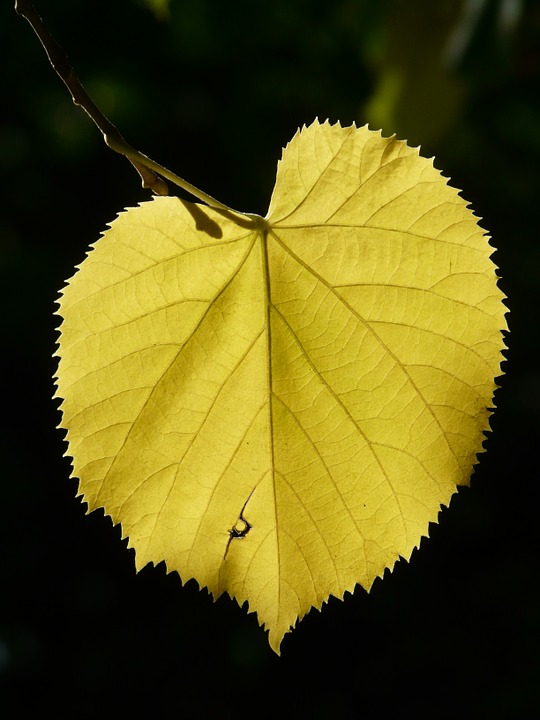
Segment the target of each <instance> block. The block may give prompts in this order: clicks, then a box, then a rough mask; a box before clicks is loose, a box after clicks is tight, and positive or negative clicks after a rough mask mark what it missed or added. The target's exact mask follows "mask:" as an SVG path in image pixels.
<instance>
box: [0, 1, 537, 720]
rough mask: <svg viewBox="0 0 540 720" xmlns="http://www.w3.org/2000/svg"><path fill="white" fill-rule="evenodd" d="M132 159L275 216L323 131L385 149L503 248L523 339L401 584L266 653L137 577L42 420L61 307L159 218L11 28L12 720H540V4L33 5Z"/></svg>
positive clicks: (7, 548) (3, 119)
mask: <svg viewBox="0 0 540 720" xmlns="http://www.w3.org/2000/svg"><path fill="white" fill-rule="evenodd" d="M38 9H39V10H40V12H41V14H42V15H43V16H44V18H45V19H46V21H47V24H48V27H49V29H50V30H51V32H52V33H53V34H54V35H55V37H56V38H57V40H58V41H59V42H60V43H61V44H62V45H63V46H64V48H65V49H66V51H67V53H68V55H69V57H70V59H71V61H72V63H73V65H74V66H75V68H76V69H77V72H78V74H79V76H80V78H81V80H82V81H83V83H84V84H85V86H86V87H87V89H88V91H89V92H90V94H91V95H92V96H93V97H94V99H95V100H96V101H97V103H98V104H99V105H100V106H101V107H102V109H103V110H104V111H105V113H106V114H107V115H108V116H109V117H110V119H111V120H112V121H113V122H115V123H116V124H117V125H118V127H119V128H120V130H121V131H122V132H123V134H124V135H125V136H126V138H127V139H128V140H129V141H130V142H131V143H132V144H133V145H134V146H135V147H137V148H139V149H140V150H142V151H143V152H145V153H146V154H147V155H149V156H151V157H153V158H154V159H156V160H157V161H159V162H162V163H163V164H165V165H167V166H168V167H170V168H171V169H173V170H174V171H175V172H177V173H178V174H180V175H181V176H182V177H184V178H186V179H187V180H189V181H190V182H192V183H194V184H195V185H197V186H199V187H201V188H202V189H204V190H205V191H206V192H208V193H210V194H212V195H214V196H215V197H217V198H219V199H220V200H221V201H222V202H224V203H226V204H228V205H230V206H232V207H235V208H238V209H239V210H245V211H249V212H257V213H260V214H265V213H266V209H267V206H268V202H269V197H270V193H271V190H272V187H273V183H274V178H275V167H276V162H277V159H278V158H279V156H280V154H281V148H282V147H283V145H285V144H286V143H287V142H288V140H289V139H290V138H291V137H292V135H293V134H294V132H295V131H296V129H297V127H298V126H299V125H302V124H304V123H307V124H309V123H310V122H311V121H312V120H313V119H314V117H316V116H318V117H319V118H320V119H321V120H324V119H326V118H327V117H328V118H330V120H331V121H332V122H334V121H336V120H338V119H339V120H340V121H341V122H342V124H343V125H348V124H350V123H351V122H353V121H355V122H356V123H357V124H364V123H366V122H369V124H370V126H371V127H372V128H375V129H378V128H382V129H383V131H384V133H385V134H391V133H394V132H395V133H397V135H398V136H399V137H402V138H407V139H408V140H409V141H410V142H411V143H412V144H416V145H418V144H419V145H421V146H422V153H423V154H424V155H427V156H431V155H435V157H436V166H437V167H439V168H441V169H442V170H443V172H444V174H445V175H448V176H450V177H451V179H452V184H453V185H455V186H456V187H459V188H462V189H463V195H464V197H466V198H467V200H469V201H470V202H471V203H472V204H473V207H474V210H475V212H476V214H477V215H479V216H480V217H482V218H483V221H482V224H483V226H484V227H485V228H486V229H488V230H489V232H490V234H491V235H492V237H493V244H494V245H495V247H497V248H498V251H497V253H496V255H495V256H494V259H495V260H496V262H497V264H498V266H499V267H500V272H501V276H502V279H501V282H500V285H501V287H502V289H503V290H504V292H505V293H506V294H507V295H508V297H509V300H508V306H509V308H510V311H511V313H510V316H509V323H510V327H511V333H510V335H509V338H508V343H509V351H508V354H507V356H508V361H507V362H506V363H505V366H504V367H505V371H506V373H507V375H505V377H504V378H503V379H502V380H501V385H502V389H501V390H499V391H498V393H497V398H496V402H497V405H498V410H497V412H496V414H495V415H494V417H493V422H492V427H493V433H492V434H491V435H490V436H489V439H488V441H487V443H486V447H487V450H488V452H487V453H486V454H485V455H483V456H482V457H481V462H480V464H479V465H478V467H477V469H476V470H475V473H474V477H473V481H472V487H471V488H470V489H465V490H463V491H460V492H459V493H458V495H457V496H456V497H455V498H454V500H453V501H452V505H451V509H450V510H446V511H444V512H443V513H442V514H441V517H440V524H439V525H437V526H433V527H432V529H431V533H430V534H431V539H430V540H429V541H426V540H423V541H422V547H421V550H420V552H415V553H414V554H413V557H412V561H411V563H409V564H407V563H405V562H403V561H402V562H400V563H398V565H397V566H396V568H395V570H394V572H393V573H391V574H390V573H387V574H386V576H385V578H384V580H383V581H380V580H378V581H376V583H375V585H374V587H373V590H372V592H371V593H370V594H369V595H368V594H367V593H365V592H364V591H363V590H361V589H357V590H356V592H355V593H354V595H353V596H347V597H346V599H345V602H344V603H341V602H338V601H337V600H334V599H333V600H331V601H330V603H329V605H328V606H327V607H325V609H324V610H323V612H322V613H318V612H315V611H314V612H312V613H310V614H309V616H308V617H307V618H306V619H305V620H304V621H302V622H301V623H300V625H299V627H298V629H297V630H296V631H295V632H294V633H293V634H292V635H288V636H286V639H285V640H284V643H283V646H282V651H283V654H282V657H281V658H279V659H278V658H277V657H275V656H274V655H273V653H272V652H271V651H270V649H269V647H268V645H267V641H266V637H265V635H264V633H263V632H262V630H260V629H258V626H257V623H256V620H255V617H254V616H253V615H249V616H247V615H246V614H245V612H244V611H241V610H240V609H239V608H238V607H237V605H236V604H235V603H233V602H232V601H230V600H228V599H226V598H222V599H220V600H219V601H218V602H217V603H216V604H215V605H214V604H213V603H212V601H211V599H210V598H209V597H208V595H207V594H206V592H205V591H203V592H200V591H199V590H198V589H197V588H196V586H195V584H194V583H193V582H190V583H188V584H187V586H184V587H183V586H182V584H181V582H180V580H179V578H178V576H177V575H170V576H167V575H166V573H165V571H164V568H163V566H158V567H157V568H150V567H148V568H146V569H144V570H143V571H142V572H141V573H140V574H138V575H136V574H135V571H134V563H133V557H132V555H131V553H130V552H129V551H127V550H126V549H125V546H124V543H122V542H121V541H120V539H119V538H120V533H119V530H118V528H113V527H112V525H111V523H110V521H109V520H108V519H106V518H104V516H103V515H102V514H101V513H93V514H92V515H89V516H87V515H85V509H84V506H83V504H82V503H81V502H80V500H77V499H75V491H76V482H75V480H72V479H69V474H70V465H69V460H68V459H67V458H64V457H63V453H64V452H65V449H66V448H65V444H64V443H63V440H62V434H61V433H60V432H59V431H57V430H56V429H55V426H56V425H57V424H58V422H59V414H58V411H57V403H56V402H55V401H53V400H52V399H51V397H52V394H53V382H52V379H51V378H52V375H53V373H54V370H55V366H56V363H55V360H54V359H53V358H52V354H53V352H54V349H55V339H56V330H55V328H56V326H57V324H58V320H57V318H54V316H53V311H54V308H55V300H56V298H57V296H58V290H59V289H60V287H61V286H62V285H63V284H64V281H65V280H66V279H67V278H68V277H70V276H71V275H72V274H73V268H74V266H75V265H76V264H78V263H80V262H81V261H82V259H83V258H84V256H85V253H86V252H87V250H88V246H89V244H90V243H92V242H94V241H95V240H96V239H97V238H98V236H99V234H100V232H101V231H102V230H103V229H104V228H105V226H106V224H107V223H108V222H109V221H111V220H112V219H113V218H114V217H115V215H116V213H117V212H118V211H120V210H121V209H122V208H124V207H126V206H133V205H135V204H136V203H138V202H139V201H141V200H144V199H145V198H147V197H148V193H147V192H146V191H144V190H143V189H142V188H141V187H140V184H139V180H138V177H137V175H136V173H135V172H134V171H133V170H132V169H131V166H130V165H129V164H128V163H127V162H126V161H125V160H124V159H123V158H121V157H119V156H117V155H115V154H114V153H112V152H111V151H110V150H108V149H107V148H106V147H105V145H104V144H103V141H102V139H101V136H100V134H99V132H98V131H97V130H96V129H95V128H94V127H93V125H92V124H91V123H90V121H89V120H88V119H87V117H86V116H85V115H84V113H83V112H82V111H80V110H79V109H77V108H75V107H74V106H73V105H72V104H71V101H70V98H69V96H68V94H67V92H66V90H65V88H64V87H63V86H62V84H61V82H60V81H59V80H58V79H57V78H56V77H55V75H54V73H53V71H52V70H51V68H50V67H49V65H48V63H47V61H46V58H45V55H44V54H43V50H42V49H41V47H40V45H39V43H38V41H37V38H36V37H35V36H34V35H33V33H32V31H31V29H30V27H29V26H28V25H27V24H26V23H25V21H24V20H23V19H22V18H20V17H18V16H17V15H16V14H15V12H14V10H13V2H10V1H9V0H5V1H4V2H3V3H2V5H1V7H0V55H1V68H2V70H1V78H2V89H1V98H2V99H1V101H0V107H1V108H2V111H1V114H0V173H1V178H2V192H1V195H0V270H1V284H0V289H1V292H2V310H3V313H2V318H3V320H2V324H3V327H2V335H1V338H2V346H3V348H2V363H3V368H2V380H3V387H4V402H3V411H4V412H3V415H4V421H3V432H2V438H1V439H2V462H1V470H2V474H1V478H0V484H1V491H0V492H1V494H0V546H1V547H0V588H1V593H0V717H1V718H6V720H7V719H8V718H12V717H13V718H18V717H22V716H24V715H25V714H26V713H30V714H31V716H33V717H37V716H38V714H39V715H41V714H42V713H45V712H49V711H50V712H52V714H53V716H56V717H62V716H65V717H73V718H93V717H95V716H96V714H97V713H101V712H105V711H107V712H110V713H115V714H117V715H118V716H119V717H129V716H134V717H144V716H147V717H156V718H162V717H166V718H172V717H179V716H181V715H192V716H193V717H203V718H204V717H219V718H233V717H234V718H237V717H252V716H259V717H274V716H277V715H281V716H283V717H294V716H296V715H298V714H300V715H301V716H302V717H309V718H326V717H332V718H357V717H373V716H375V714H376V713H377V715H378V714H379V713H381V712H382V713H383V715H386V716H392V717H396V716H400V717H405V718H408V717H412V718H418V717H425V716H427V715H429V716H430V717H436V718H458V717H459V718H469V717H470V718H473V717H474V718H476V717H489V718H491V719H493V718H519V717H532V716H534V711H535V710H536V711H537V712H538V711H539V710H540V642H539V641H540V582H539V579H538V552H539V550H540V547H539V546H540V543H539V540H538V528H539V523H538V517H537V516H538V502H539V499H540V497H539V480H540V476H539V475H540V474H539V472H538V464H539V455H538V447H537V446H538V432H539V415H540V413H539V407H540V369H539V334H538V313H537V308H538V300H539V296H540V283H539V273H540V244H539V232H538V221H537V214H538V207H539V200H538V193H539V189H540V3H539V2H536V1H534V0H463V1H459V0H456V1H453V0H440V1H438V2H436V1H433V0H408V1H405V0H333V1H326V2H325V1H323V0H270V2H268V3H261V2H255V0H229V1H228V2H224V0H170V2H167V1H166V0H146V1H144V0H115V2H104V1H103V0H40V2H38Z"/></svg>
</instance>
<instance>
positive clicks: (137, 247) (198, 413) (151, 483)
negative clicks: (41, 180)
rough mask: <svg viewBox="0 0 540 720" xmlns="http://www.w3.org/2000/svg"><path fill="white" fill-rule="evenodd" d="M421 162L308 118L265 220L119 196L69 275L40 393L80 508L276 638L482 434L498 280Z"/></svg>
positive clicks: (464, 216)
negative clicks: (242, 609) (61, 432)
mask: <svg viewBox="0 0 540 720" xmlns="http://www.w3.org/2000/svg"><path fill="white" fill-rule="evenodd" d="M490 253H491V248H490V247H489V245H488V242H487V239H486V237H485V235H484V232H483V231H482V230H481V229H480V228H479V227H478V225H477V222H476V218H475V217H474V215H473V214H472V212H471V211H470V210H469V209H468V207H467V204H466V202H465V201H464V200H463V199H461V198H460V197H459V195H458V192H457V191H456V190H454V189H453V188H451V187H450V186H449V185H448V184H447V181H446V180H445V179H444V178H443V177H442V176H441V174H440V173H439V171H437V170H435V169H434V167H433V164H432V161H430V160H426V159H424V158H422V157H420V156H419V154H418V151H417V150H416V149H412V148H410V147H408V146H407V145H406V143H404V142H401V141H398V140H396V139H395V138H382V137H381V135H380V133H376V132H371V131H369V130H368V129H367V128H359V129H357V128H356V127H354V126H353V127H348V128H342V127H341V126H339V125H334V126H331V125H329V124H328V123H325V124H323V125H321V124H319V123H318V122H315V123H313V124H312V125H311V126H310V127H308V128H304V129H303V131H302V132H301V133H298V134H297V135H296V136H295V137H294V138H293V140H292V141H291V143H290V144H289V145H288V146H287V148H286V149H285V151H284V153H283V158H282V160H281V161H280V163H279V165H278V173H277V181H276V186H275V190H274V193H273V196H272V200H271V203H270V209H269V212H268V215H267V217H266V218H265V219H262V218H258V217H257V216H249V215H246V216H241V215H238V216H234V214H227V213H223V212H218V211H217V210H213V209H210V208H208V207H206V206H202V205H197V204H192V203H188V202H184V201H182V200H179V199H177V198H171V197H167V198H157V199H154V200H152V201H150V202H147V203H143V204H142V205H140V206H139V207H137V208H131V209H129V210H127V211H126V212H124V213H122V214H120V216H119V217H118V218H117V219H116V220H115V221H114V222H113V223H112V225H111V227H110V229H109V230H107V232H105V234H104V236H103V237H102V238H101V239H100V240H98V242H97V243H96V244H95V246H94V248H93V249H92V250H91V252H90V253H89V255H88V257H87V258H86V259H85V261H84V262H83V263H82V265H81V266H80V269H79V270H78V272H77V273H76V275H75V276H74V277H73V278H72V280H71V281H70V282H69V284H68V285H67V287H66V288H65V289H64V291H63V296H62V299H61V302H60V311H59V313H60V315H61V316H62V318H63V322H62V326H61V338H60V348H59V353H58V354H59V356H60V363H59V369H58V377H57V384H58V395H59V396H60V397H61V398H63V403H62V413H63V419H62V427H64V428H65V429H66V430H67V438H68V442H69V454H70V455H71V456H73V467H74V474H75V475H76V476H77V477H78V478H80V493H81V494H82V495H83V496H84V500H85V501H86V502H87V503H88V506H89V509H90V510H93V509H95V508H99V507H103V508H105V512H106V513H107V514H109V515H110V516H111V517H112V519H113V521H114V522H115V523H121V525H122V531H123V534H124V536H127V537H128V538H129V545H130V547H133V548H135V550H136V563H137V567H139V568H140V567H142V566H144V565H145V564H147V563H149V562H153V563H159V562H160V561H163V560H164V561H165V562H166V564H167V568H168V570H170V571H172V570H176V571H178V572H179V574H180V576H181V577H182V579H183V580H184V581H187V580H188V579H189V578H195V579H196V580H197V582H198V583H199V585H200V586H206V587H208V588H209V589H210V591H211V592H212V593H213V595H214V596H215V597H218V596H219V595H220V594H222V593H223V592H228V593H229V594H230V595H231V596H233V597H235V598H236V599H237V600H238V602H239V603H243V602H244V601H246V600H247V601H248V603H249V607H250V609H251V610H253V611H256V612H257V615H258V618H259V620H260V622H261V623H264V624H265V626H266V628H267V629H268V630H269V640H270V644H271V646H272V648H273V649H274V650H275V651H276V652H278V651H279V646H280V643H281V640H282V638H283V635H284V634H285V633H286V632H288V630H289V629H290V628H291V627H292V626H294V624H295V623H296V621H297V618H301V617H302V616H303V615H305V614H306V613H307V612H308V610H309V609H310V608H311V607H317V608H320V607H321V605H322V603H323V602H324V601H325V600H327V599H328V597H329V596H330V595H335V596H337V597H343V593H344V592H345V591H346V590H351V591H352V590H353V588H354V586H355V585H356V584H357V583H360V584H361V585H363V586H364V587H365V588H367V589H369V588H370V586H371V585H372V583H373V581H374V579H375V578H376V577H378V576H380V575H382V574H383V572H384V570H385V568H387V567H388V568H392V567H393V565H394V563H395V562H396V560H397V559H398V557H399V556H402V557H404V558H407V559H408V558H409V557H410V555H411V552H412V550H413V549H414V548H415V547H417V546H418V545H419V542H420V539H421V537H422V536H425V535H427V533H428V524H429V523H430V522H436V521H437V516H438V513H439V510H440V507H441V505H447V504H448V503H449V501H450V498H451V496H452V494H453V493H454V492H455V490H456V486H458V485H463V484H467V483H468V482H469V477H470V474H471V471H472V466H473V464H474V462H475V460H476V454H477V453H478V452H480V451H481V450H482V441H483V432H484V431H485V430H486V429H487V428H488V416H489V408H490V406H491V405H492V396H493V391H494V388H495V382H494V378H495V377H496V376H497V375H499V374H500V362H501V359H502V356H501V350H502V348H503V341H502V335H501V331H502V330H503V329H505V327H506V326H505V320H504V313H505V308H504V305H503V303H502V297H503V296H502V294H501V292H500V290H499V289H498V287H497V284H496V275H495V267H494V265H493V263H492V262H491V260H490V257H489V256H490Z"/></svg>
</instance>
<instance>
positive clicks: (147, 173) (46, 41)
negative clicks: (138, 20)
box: [15, 0, 245, 217]
mask: <svg viewBox="0 0 540 720" xmlns="http://www.w3.org/2000/svg"><path fill="white" fill-rule="evenodd" d="M15 11H16V12H17V13H18V14H19V15H21V16H22V17H23V18H25V20H27V21H28V23H29V24H30V26H31V27H32V29H33V30H34V32H35V33H36V35H37V36H38V38H39V40H40V42H41V44H42V45H43V48H44V50H45V52H46V54H47V57H48V59H49V62H50V64H51V65H52V67H53V69H54V71H55V72H56V74H57V75H58V76H59V77H60V79H61V80H62V81H63V83H64V85H65V86H66V87H67V89H68V90H69V92H70V95H71V99H72V100H73V103H74V104H75V105H78V106H79V107H81V108H82V109H83V110H84V111H85V112H86V113H87V115H89V116H90V118H91V119H92V120H93V122H94V123H95V125H96V126H97V127H98V129H99V130H100V131H101V133H102V135H103V139H104V141H105V144H106V145H107V146H108V147H109V148H110V149H111V150H113V151H114V152H116V153H119V154H120V155H123V156H124V157H125V158H127V159H128V160H129V161H130V162H131V164H132V165H133V167H134V168H135V169H136V170H137V172H138V173H139V175H140V177H141V180H142V185H143V187H144V188H147V189H149V190H152V192H154V193H155V194H156V195H168V194H169V190H168V187H167V183H166V182H165V181H164V180H163V178H166V179H167V180H169V181H170V182H172V183H174V184H175V185H177V186H178V187H180V188H182V189H183V190H185V191H186V192H188V193H190V195H193V196H194V197H196V198H197V199H199V200H201V201H202V202H204V203H206V205H209V206H210V207H212V208H215V209H216V210H222V211H225V212H227V213H233V214H234V215H235V216H238V215H242V216H243V217H245V216H244V215H243V213H239V212H238V211H236V210H233V209H232V208H230V207H228V206H227V205H224V204H223V203H221V202H219V201H218V200H216V199H215V198H213V197H212V196H211V195H208V194H207V193H205V192H203V191H202V190H199V188H197V187H195V186H194V185H192V184H191V183H189V182H187V181H186V180H184V179H183V178H181V177H179V176H178V175H176V174H175V173H173V172H172V171H171V170H168V169H167V168H165V167H163V166H162V165H160V164H159V163H157V162H155V161H154V160H152V159H151V158H149V157H147V156H146V155H144V154H143V153H141V152H140V151H139V150H136V149H135V148H133V147H132V146H131V145H130V144H129V143H128V142H127V141H126V140H125V139H124V137H123V136H122V134H121V133H120V131H119V130H118V128H117V127H116V126H115V125H113V123H112V122H111V121H110V120H109V119H108V118H107V117H106V116H105V115H104V114H103V113H102V112H101V110H100V109H99V108H98V106H97V105H96V104H95V102H94V101H93V100H92V98H91V97H90V96H89V95H88V93H87V91H86V90H85V88H84V87H83V85H82V83H81V81H80V80H79V78H78V77H77V74H76V72H75V70H74V69H73V67H72V65H71V64H70V62H69V60H68V58H67V55H66V53H65V52H64V51H63V49H62V48H61V47H60V45H59V44H58V43H57V41H56V40H55V39H54V38H53V36H52V35H51V34H50V32H49V31H48V29H47V27H46V26H45V24H44V22H43V20H42V19H41V17H40V16H39V14H38V12H37V11H36V9H35V7H34V5H33V3H32V2H31V1H30V0H15Z"/></svg>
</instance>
